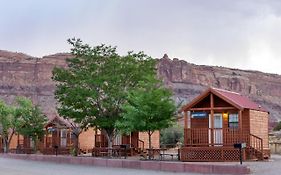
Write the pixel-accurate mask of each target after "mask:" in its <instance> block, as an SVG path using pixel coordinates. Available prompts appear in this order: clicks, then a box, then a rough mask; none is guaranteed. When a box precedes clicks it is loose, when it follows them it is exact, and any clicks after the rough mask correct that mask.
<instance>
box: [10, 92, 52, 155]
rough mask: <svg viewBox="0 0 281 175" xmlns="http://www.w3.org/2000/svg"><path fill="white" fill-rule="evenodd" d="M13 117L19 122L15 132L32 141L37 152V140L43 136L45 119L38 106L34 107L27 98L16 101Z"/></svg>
mask: <svg viewBox="0 0 281 175" xmlns="http://www.w3.org/2000/svg"><path fill="white" fill-rule="evenodd" d="M15 117H16V118H17V119H18V120H19V121H20V122H19V124H18V128H17V132H18V133H19V134H21V135H23V136H27V137H29V138H31V139H32V141H33V143H34V150H35V151H36V150H37V143H38V140H39V139H41V138H42V137H43V136H44V130H43V128H44V125H45V124H46V122H47V117H46V116H45V115H44V114H43V113H42V111H41V109H40V108H39V107H38V106H34V105H33V104H32V101H31V100H30V99H28V98H24V97H18V98H17V99H16V108H15Z"/></svg>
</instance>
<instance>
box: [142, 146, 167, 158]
mask: <svg viewBox="0 0 281 175" xmlns="http://www.w3.org/2000/svg"><path fill="white" fill-rule="evenodd" d="M166 150H167V149H166V148H147V149H146V151H147V153H148V156H149V157H150V158H152V159H154V157H155V156H156V155H159V156H160V157H161V154H164V153H165V151H166Z"/></svg>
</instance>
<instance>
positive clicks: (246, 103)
mask: <svg viewBox="0 0 281 175" xmlns="http://www.w3.org/2000/svg"><path fill="white" fill-rule="evenodd" d="M210 93H213V94H214V95H216V96H218V97H220V98H221V99H223V100H225V101H226V102H228V103H230V104H231V105H233V106H234V107H236V108H238V109H253V110H257V111H264V112H268V110H267V109H265V108H264V107H262V106H261V105H258V104H257V103H255V102H253V101H252V100H250V99H249V98H248V97H246V96H243V95H241V94H239V93H237V92H232V91H227V90H224V89H218V88H208V89H207V90H206V91H204V92H203V93H202V94H201V95H199V96H198V97H196V98H195V99H194V100H192V101H191V102H190V103H189V104H187V105H185V106H184V107H183V108H182V111H184V110H188V109H189V108H191V107H193V106H194V105H195V104H197V103H198V102H199V101H201V100H202V99H203V98H205V97H207V96H208V95H209V94H210Z"/></svg>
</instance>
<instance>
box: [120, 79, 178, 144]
mask: <svg viewBox="0 0 281 175" xmlns="http://www.w3.org/2000/svg"><path fill="white" fill-rule="evenodd" d="M155 77H156V76H149V77H147V79H146V81H143V82H141V83H140V84H141V87H138V88H136V89H133V90H131V91H130V94H129V96H128V98H127V100H128V102H127V103H126V104H125V105H123V110H124V113H123V118H122V120H121V121H119V122H118V123H117V127H118V128H119V129H120V130H121V131H123V132H126V133H130V132H133V131H142V132H147V134H148V137H149V148H152V145H151V135H152V134H153V132H154V131H156V130H161V129H163V128H167V127H169V126H171V125H172V123H173V121H174V114H175V111H176V106H175V104H174V101H173V100H172V98H171V96H172V93H171V92H170V91H169V90H168V89H166V88H164V87H163V85H162V84H161V83H160V81H159V80H157V79H156V78H155Z"/></svg>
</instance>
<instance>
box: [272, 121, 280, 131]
mask: <svg viewBox="0 0 281 175" xmlns="http://www.w3.org/2000/svg"><path fill="white" fill-rule="evenodd" d="M280 130H281V121H280V122H278V123H277V125H276V126H275V127H274V128H273V131H280Z"/></svg>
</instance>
